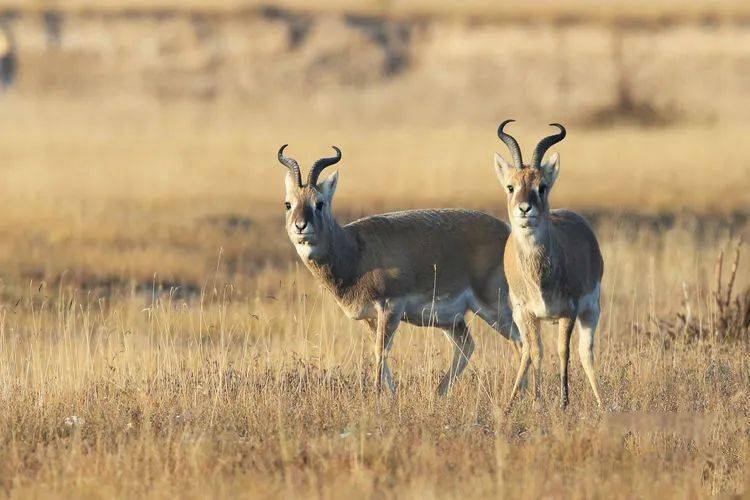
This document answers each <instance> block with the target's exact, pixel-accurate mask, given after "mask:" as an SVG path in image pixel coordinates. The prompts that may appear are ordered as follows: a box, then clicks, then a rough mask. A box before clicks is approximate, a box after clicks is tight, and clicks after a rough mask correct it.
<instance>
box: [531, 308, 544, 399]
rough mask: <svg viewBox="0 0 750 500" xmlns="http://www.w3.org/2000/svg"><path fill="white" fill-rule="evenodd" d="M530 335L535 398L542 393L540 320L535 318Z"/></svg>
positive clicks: (542, 353)
mask: <svg viewBox="0 0 750 500" xmlns="http://www.w3.org/2000/svg"><path fill="white" fill-rule="evenodd" d="M529 337H530V344H531V345H530V347H531V365H532V366H533V367H534V398H535V399H539V398H540V397H541V395H542V358H543V355H544V351H543V348H542V331H541V328H540V325H539V320H538V319H536V318H534V321H533V324H532V330H531V335H529Z"/></svg>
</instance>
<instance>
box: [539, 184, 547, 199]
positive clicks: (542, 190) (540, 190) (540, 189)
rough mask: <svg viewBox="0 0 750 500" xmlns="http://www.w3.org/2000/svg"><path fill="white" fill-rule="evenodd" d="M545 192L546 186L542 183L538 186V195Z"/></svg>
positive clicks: (542, 194)
mask: <svg viewBox="0 0 750 500" xmlns="http://www.w3.org/2000/svg"><path fill="white" fill-rule="evenodd" d="M546 192H547V186H545V185H544V184H542V185H541V186H539V195H540V196H544V193H546Z"/></svg>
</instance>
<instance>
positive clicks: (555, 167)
mask: <svg viewBox="0 0 750 500" xmlns="http://www.w3.org/2000/svg"><path fill="white" fill-rule="evenodd" d="M542 172H544V179H545V180H546V181H547V184H548V185H549V186H552V184H554V183H555V180H556V179H557V174H559V173H560V155H559V154H557V153H554V154H553V155H552V156H550V157H549V160H547V161H545V162H544V163H542Z"/></svg>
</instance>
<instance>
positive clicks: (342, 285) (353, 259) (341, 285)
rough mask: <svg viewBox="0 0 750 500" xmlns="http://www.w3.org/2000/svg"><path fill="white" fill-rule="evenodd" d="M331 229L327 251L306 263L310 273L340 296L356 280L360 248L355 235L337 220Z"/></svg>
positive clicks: (333, 222) (307, 260)
mask: <svg viewBox="0 0 750 500" xmlns="http://www.w3.org/2000/svg"><path fill="white" fill-rule="evenodd" d="M330 228H331V229H330V235H329V238H328V246H327V248H326V250H325V251H324V252H322V253H320V254H319V255H316V256H315V258H308V259H304V261H305V265H306V266H307V268H308V269H310V272H312V273H313V275H314V276H315V277H316V278H318V279H319V280H321V281H323V283H324V284H325V285H326V286H327V287H328V288H329V289H330V290H331V291H332V292H333V293H334V294H336V295H338V294H340V293H341V292H342V291H343V290H345V289H346V288H347V287H349V286H351V285H352V284H353V283H354V282H355V280H356V274H357V265H358V263H359V246H358V244H357V241H356V238H355V237H354V235H352V234H351V233H350V232H349V231H347V230H346V229H344V228H342V227H341V226H340V225H339V223H338V222H337V221H336V220H335V219H334V220H333V221H332V223H331V226H330Z"/></svg>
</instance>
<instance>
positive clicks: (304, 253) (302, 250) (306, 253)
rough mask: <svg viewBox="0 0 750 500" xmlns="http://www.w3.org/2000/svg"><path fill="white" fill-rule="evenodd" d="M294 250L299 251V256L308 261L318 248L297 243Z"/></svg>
mask: <svg viewBox="0 0 750 500" xmlns="http://www.w3.org/2000/svg"><path fill="white" fill-rule="evenodd" d="M294 248H296V249H297V255H299V256H300V257H302V258H303V259H308V258H310V256H311V255H313V254H314V253H315V249H316V248H317V247H315V246H314V245H310V244H309V243H297V244H296V245H294Z"/></svg>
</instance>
